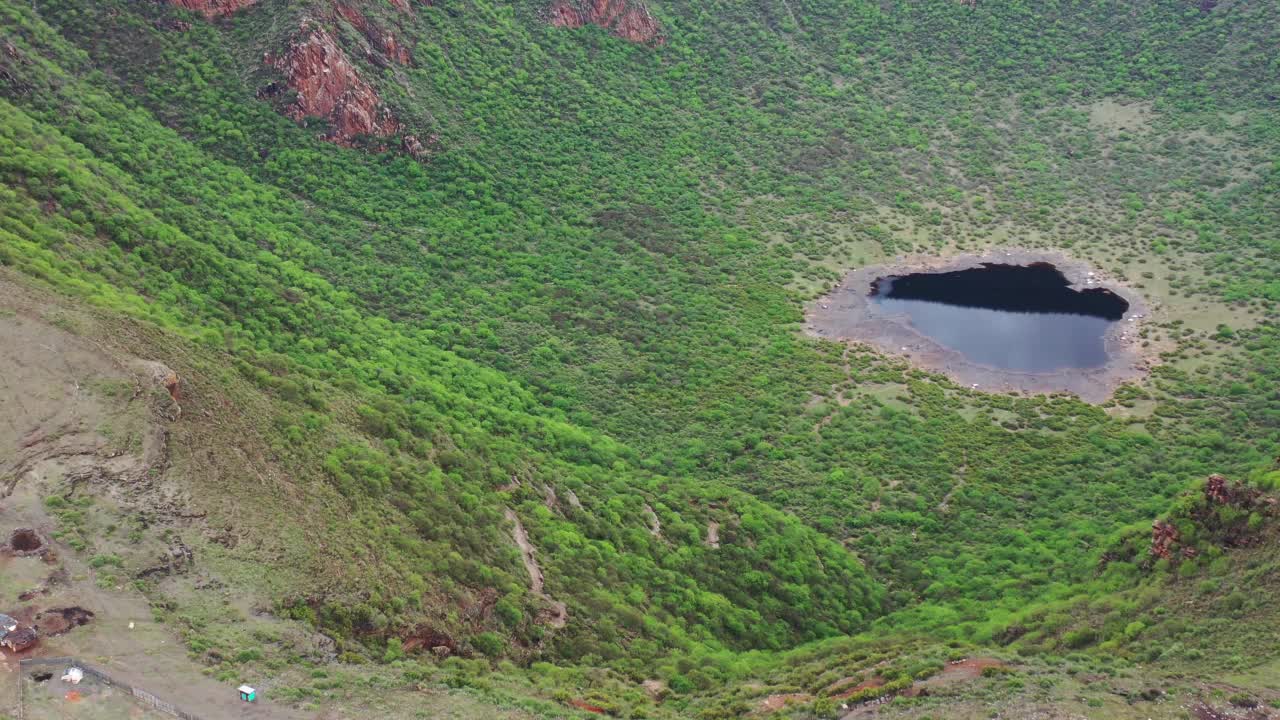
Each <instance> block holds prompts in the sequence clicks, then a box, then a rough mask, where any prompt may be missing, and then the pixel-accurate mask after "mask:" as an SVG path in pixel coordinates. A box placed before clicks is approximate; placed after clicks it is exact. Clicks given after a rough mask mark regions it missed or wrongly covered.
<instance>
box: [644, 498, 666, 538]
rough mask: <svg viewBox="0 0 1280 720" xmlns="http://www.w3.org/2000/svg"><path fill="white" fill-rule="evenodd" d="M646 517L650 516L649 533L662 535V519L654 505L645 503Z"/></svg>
mask: <svg viewBox="0 0 1280 720" xmlns="http://www.w3.org/2000/svg"><path fill="white" fill-rule="evenodd" d="M644 514H645V517H647V518H649V534H650V535H652V536H654V537H662V521H661V520H659V519H658V513H656V512H654V511H653V507H652V506H650V505H649V503H645V504H644Z"/></svg>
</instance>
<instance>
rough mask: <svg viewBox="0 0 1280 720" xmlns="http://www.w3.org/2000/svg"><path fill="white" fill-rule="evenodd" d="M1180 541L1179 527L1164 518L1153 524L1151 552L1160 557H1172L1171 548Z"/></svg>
mask: <svg viewBox="0 0 1280 720" xmlns="http://www.w3.org/2000/svg"><path fill="white" fill-rule="evenodd" d="M1176 542H1178V529H1177V528H1175V527H1174V526H1172V525H1170V524H1169V523H1167V522H1165V521H1164V520H1157V521H1155V522H1154V523H1152V524H1151V554H1152V555H1154V556H1155V557H1158V558H1164V559H1165V560H1168V559H1169V557H1170V552H1169V548H1170V546H1171V545H1173V544H1174V543H1176Z"/></svg>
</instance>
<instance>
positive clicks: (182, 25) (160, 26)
mask: <svg viewBox="0 0 1280 720" xmlns="http://www.w3.org/2000/svg"><path fill="white" fill-rule="evenodd" d="M154 25H155V28H156V29H157V30H167V31H169V32H186V31H188V30H190V29H191V23H189V22H187V21H186V20H179V19H177V18H162V19H160V20H156V21H155V23H154Z"/></svg>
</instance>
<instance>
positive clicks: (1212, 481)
mask: <svg viewBox="0 0 1280 720" xmlns="http://www.w3.org/2000/svg"><path fill="white" fill-rule="evenodd" d="M1204 494H1205V497H1207V498H1209V500H1211V501H1213V502H1216V503H1219V504H1224V503H1226V502H1228V500H1229V499H1230V497H1229V495H1228V494H1227V479H1226V478H1224V477H1222V476H1221V475H1217V474H1214V475H1210V476H1209V481H1208V482H1206V483H1205V486H1204Z"/></svg>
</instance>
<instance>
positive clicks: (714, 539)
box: [706, 520, 720, 548]
mask: <svg viewBox="0 0 1280 720" xmlns="http://www.w3.org/2000/svg"><path fill="white" fill-rule="evenodd" d="M706 543H707V547H709V548H718V547H720V523H718V522H716V521H715V520H712V521H711V522H709V523H707V540H706Z"/></svg>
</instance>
